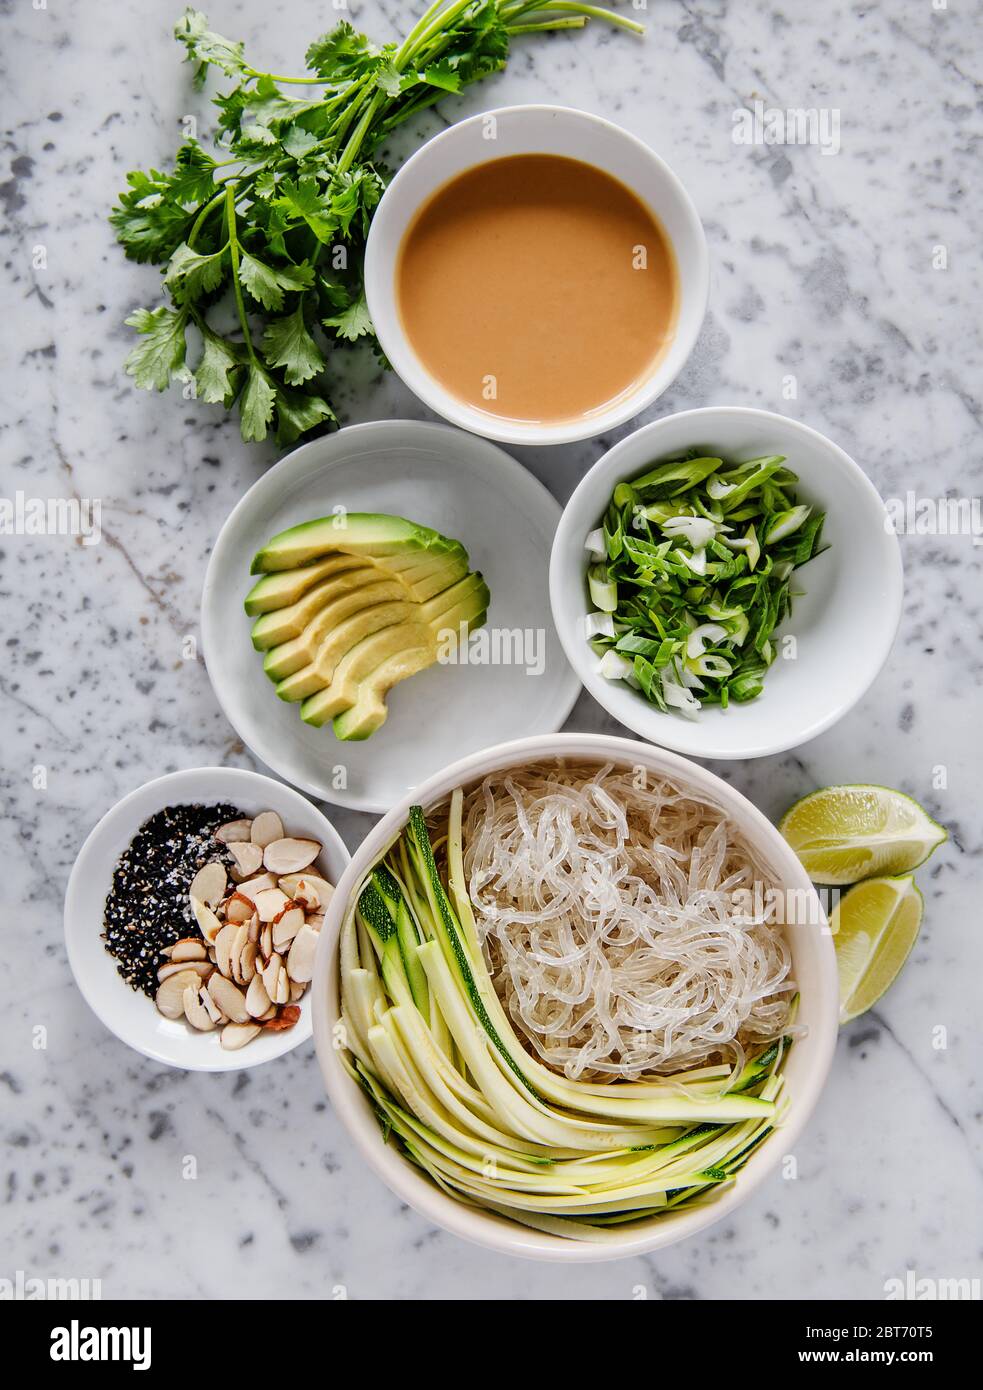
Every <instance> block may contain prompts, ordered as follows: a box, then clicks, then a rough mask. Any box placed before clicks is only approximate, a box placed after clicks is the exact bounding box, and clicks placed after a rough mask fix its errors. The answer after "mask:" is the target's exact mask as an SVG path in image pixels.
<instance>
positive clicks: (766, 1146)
mask: <svg viewBox="0 0 983 1390" xmlns="http://www.w3.org/2000/svg"><path fill="white" fill-rule="evenodd" d="M541 758H586V759H589V760H597V761H601V762H607V761H610V762H612V763H614V764H616V765H622V766H625V765H627V766H629V767H638V766H641V767H644V768H646V769H648V770H650V771H652V772H655V773H657V774H668V775H671V776H674V777H677V778H679V779H680V780H681V781H683V782H685V783H686V784H687V785H688V786H690V787H692V788H693V790H694V791H695V792H698V793H701V794H704V795H706V796H708V797H710V798H712V799H713V800H714V801H715V802H716V803H717V804H718V805H719V806H720V807H721V808H722V809H723V810H724V811H725V812H727V814H728V815H730V816H731V817H732V818H733V819H734V821H735V822H736V824H737V825H738V826H739V827H740V829H741V831H742V832H743V834H744V835H745V836H746V837H747V839H748V840H749V841H750V843H751V844H752V845H753V846H754V847H755V849H756V850H757V851H758V852H759V853H760V854H761V855H762V857H763V858H764V860H765V862H766V863H768V864H769V865H770V866H771V867H772V869H773V872H774V874H775V876H776V882H777V883H778V885H779V886H781V887H782V888H784V889H786V890H788V891H789V893H790V895H791V893H792V892H793V891H794V892H795V893H796V898H795V901H796V902H797V904H798V903H801V904H802V909H801V911H799V908H798V907H797V909H796V910H797V912H799V918H798V920H800V921H802V922H810V923H812V924H814V925H811V926H808V927H806V926H800V927H797V928H795V929H792V930H789V932H788V943H789V946H790V948H791V951H792V969H793V973H794V976H795V979H796V981H797V983H798V985H799V991H800V996H801V997H800V1004H799V1013H798V1019H797V1021H798V1022H799V1023H802V1024H804V1025H805V1028H806V1034H805V1036H804V1037H802V1038H800V1039H798V1040H797V1041H796V1043H795V1046H794V1047H793V1048H792V1050H791V1052H790V1053H789V1057H788V1061H787V1063H786V1065H785V1067H784V1075H785V1079H786V1092H785V1094H786V1095H787V1097H788V1101H789V1108H788V1111H787V1113H786V1117H785V1119H784V1121H783V1123H782V1126H781V1128H780V1130H778V1131H777V1132H776V1134H775V1135H774V1136H772V1137H770V1138H769V1139H767V1140H766V1141H765V1142H764V1143H763V1144H762V1145H761V1147H760V1148H759V1149H758V1151H757V1152H756V1153H754V1154H753V1155H752V1156H751V1158H750V1159H749V1160H748V1163H747V1165H746V1166H745V1167H744V1168H743V1169H742V1170H741V1172H740V1173H739V1174H738V1177H737V1181H736V1183H735V1184H734V1186H733V1187H732V1188H730V1189H729V1190H728V1191H727V1192H725V1193H723V1194H722V1195H721V1196H720V1198H719V1199H718V1200H717V1201H714V1202H708V1203H707V1204H706V1205H705V1206H694V1207H691V1208H689V1209H688V1210H687V1209H685V1208H683V1209H682V1210H680V1211H677V1212H673V1213H672V1214H671V1215H666V1216H659V1217H654V1218H651V1219H649V1220H647V1221H644V1222H639V1223H637V1224H633V1225H632V1227H631V1229H630V1230H628V1229H627V1228H626V1229H625V1230H624V1232H623V1234H622V1235H621V1237H620V1239H616V1240H612V1241H611V1242H609V1243H605V1244H604V1245H603V1246H602V1245H595V1244H591V1243H588V1242H581V1241H576V1240H564V1239H563V1238H562V1237H560V1236H552V1235H548V1234H546V1233H545V1232H540V1231H534V1230H531V1229H529V1228H527V1227H525V1226H521V1225H519V1224H518V1223H517V1222H514V1221H510V1220H508V1219H507V1218H505V1217H500V1216H497V1215H495V1214H494V1213H492V1212H488V1211H484V1210H482V1209H481V1208H479V1207H471V1206H467V1205H465V1203H464V1202H461V1201H458V1200H456V1199H455V1198H453V1197H450V1196H448V1195H447V1194H445V1193H444V1192H442V1191H441V1190H440V1189H439V1188H437V1187H436V1186H435V1185H434V1184H433V1183H432V1182H431V1181H430V1180H429V1179H428V1178H426V1177H425V1176H424V1175H423V1174H422V1173H420V1172H419V1170H418V1169H416V1168H415V1167H414V1166H413V1165H412V1164H411V1163H409V1161H408V1160H407V1159H405V1158H403V1156H402V1155H401V1154H400V1153H398V1152H397V1150H396V1149H395V1148H394V1147H393V1146H392V1145H390V1144H386V1143H385V1142H384V1141H383V1137H382V1132H381V1130H380V1127H379V1122H378V1120H377V1118H376V1116H375V1114H374V1112H373V1110H372V1107H371V1105H370V1104H369V1102H368V1100H367V1099H366V1097H365V1095H364V1093H363V1091H362V1089H361V1088H360V1087H359V1086H358V1085H356V1084H355V1082H354V1081H352V1079H351V1077H350V1076H349V1075H348V1073H347V1072H346V1071H345V1069H344V1067H343V1066H342V1064H341V1062H340V1061H339V1058H338V1052H337V1050H336V1043H337V1036H338V1035H337V1025H338V1023H339V1019H340V1001H339V990H338V940H339V933H340V929H341V922H342V919H343V917H344V915H345V908H346V906H347V903H348V899H349V898H350V896H351V894H352V892H353V891H354V890H355V888H356V887H357V886H358V884H359V883H360V882H361V880H362V878H363V877H364V875H365V873H366V872H367V870H368V869H370V868H371V867H372V865H373V864H374V863H376V861H377V860H378V858H379V856H380V855H381V854H383V853H384V852H385V851H386V849H387V848H388V846H389V845H390V844H391V843H392V841H393V839H394V838H395V837H396V836H397V835H398V834H399V833H400V832H401V831H402V829H403V827H404V825H405V824H406V821H407V819H408V815H409V808H410V806H411V805H414V804H420V805H422V806H424V807H425V808H426V807H429V806H431V805H433V804H434V802H436V801H439V800H440V799H441V798H442V797H444V796H446V795H447V794H448V793H449V792H450V791H452V790H453V789H454V788H455V787H459V786H465V785H468V784H470V783H472V782H474V781H476V780H478V779H480V778H482V777H484V776H485V775H486V774H487V773H489V772H493V771H496V770H498V769H501V768H507V767H524V766H527V765H528V764H529V763H532V762H535V761H536V760H537V759H541ZM807 902H808V903H809V904H810V907H809V908H806V907H805V904H806V903H807ZM824 924H825V917H824V916H823V910H822V905H821V903H820V901H819V898H818V896H817V894H816V890H815V888H813V886H812V884H811V883H810V882H809V879H808V877H807V875H806V872H805V870H804V869H803V867H802V865H801V864H800V863H799V861H798V859H797V858H796V856H795V854H794V853H793V852H792V850H791V849H790V848H789V846H788V844H787V843H786V842H785V840H784V839H783V838H782V836H781V835H779V833H778V831H777V830H776V829H775V827H774V826H773V825H772V824H771V822H770V821H769V820H767V819H766V818H765V817H764V816H763V815H762V814H761V812H760V811H759V810H757V809H756V808H755V807H754V806H752V804H751V802H750V801H748V800H747V798H746V797H744V796H742V795H741V793H740V792H738V791H736V790H735V789H734V788H733V787H731V786H729V785H728V784H727V783H726V782H723V781H722V780H721V779H720V778H719V777H716V776H714V774H713V773H711V772H708V771H707V770H706V769H705V768H702V767H699V766H698V765H697V764H695V763H691V762H688V761H687V760H686V759H685V758H680V757H677V755H676V754H675V753H667V752H666V751H665V750H664V749H661V748H654V747H652V746H651V745H650V744H646V743H636V742H635V741H634V740H632V739H624V738H611V737H609V736H607V735H605V734H552V735H549V736H547V737H540V738H526V739H519V740H517V741H516V742H514V743H503V744H499V746H498V747H497V748H488V749H485V750H484V752H481V753H475V754H473V755H472V756H471V757H469V758H464V759H462V760H461V761H460V762H457V763H454V764H453V765H452V766H450V767H448V768H445V769H444V771H443V772H441V773H439V774H438V775H437V776H436V777H432V778H431V779H430V780H429V781H428V782H426V783H425V784H424V785H423V786H421V787H419V788H417V790H416V791H415V792H414V793H413V795H412V796H407V797H405V798H404V799H403V800H402V801H401V802H400V804H399V805H398V806H395V807H394V808H393V809H392V810H391V811H390V812H389V814H388V815H387V816H384V817H383V819H382V820H381V821H380V822H379V824H378V825H377V826H376V827H375V828H374V829H373V830H372V831H371V832H370V833H369V835H368V836H367V837H366V839H365V840H364V841H363V842H362V844H361V845H360V846H359V848H358V849H357V850H356V852H355V855H354V857H353V859H352V861H351V863H350V864H349V866H348V868H347V870H346V871H345V874H344V876H343V877H342V879H341V880H340V882H339V884H338V888H337V892H336V893H335V895H334V898H333V899H332V902H331V906H330V908H329V910H328V912H327V914H326V916H325V919H324V926H323V927H322V929H321V940H320V941H319V942H318V948H317V958H316V960H315V963H314V981H313V984H312V992H313V995H314V1043H315V1046H316V1048H317V1055H318V1060H319V1062H320V1064H321V1071H322V1073H323V1076H324V1081H325V1085H326V1087H327V1090H328V1095H329V1096H330V1098H331V1103H332V1105H333V1106H334V1109H335V1112H336V1113H337V1115H338V1117H339V1118H340V1120H341V1122H342V1124H343V1125H344V1126H345V1128H346V1129H347V1130H348V1132H349V1134H350V1135H351V1137H352V1139H353V1140H354V1142H355V1145H356V1146H357V1148H358V1149H359V1151H360V1153H361V1155H362V1157H363V1158H364V1159H365V1161H366V1162H367V1163H368V1164H369V1166H370V1167H371V1168H373V1169H374V1170H375V1172H376V1173H377V1174H378V1176H379V1177H380V1178H382V1180H383V1182H385V1183H386V1184H387V1186H389V1187H390V1188H391V1189H392V1191H393V1192H395V1194H396V1195H397V1197H399V1198H401V1199H402V1200H403V1201H404V1202H408V1203H409V1205H410V1206H411V1207H414V1208H415V1210H416V1211H418V1212H420V1213H421V1215H423V1216H426V1217H427V1218H428V1219H429V1220H431V1221H433V1222H435V1223H436V1224H437V1225H438V1226H443V1227H444V1229H445V1230H448V1231H451V1232H452V1233H453V1234H454V1235H457V1236H461V1237H463V1239H465V1240H470V1241H473V1242H474V1243H475V1244H477V1245H483V1246H486V1247H488V1248H489V1249H491V1250H498V1251H500V1252H501V1253H502V1254H506V1255H522V1256H525V1257H526V1258H529V1259H537V1260H553V1261H557V1262H560V1263H567V1264H571V1263H577V1264H580V1263H588V1262H592V1261H598V1260H615V1259H622V1258H625V1257H627V1256H634V1255H643V1254H646V1253H647V1252H648V1251H651V1250H658V1249H662V1248H664V1247H665V1246H667V1245H673V1244H675V1242H676V1241H678V1240H682V1239H684V1238H685V1237H686V1236H691V1235H694V1234H695V1233H696V1232H697V1231H702V1230H704V1229H705V1228H706V1227H707V1226H710V1225H712V1224H713V1223H714V1222H716V1221H720V1220H722V1219H723V1218H724V1217H726V1216H730V1215H731V1214H732V1213H733V1212H734V1210H735V1209H736V1208H737V1207H738V1206H740V1205H741V1203H742V1202H744V1201H746V1199H747V1198H748V1197H749V1196H750V1195H751V1193H752V1192H754V1190H755V1189H756V1188H757V1187H758V1186H759V1185H760V1184H761V1183H762V1182H763V1181H764V1179H765V1178H766V1177H767V1176H768V1174H769V1173H770V1172H771V1171H772V1170H773V1169H774V1168H775V1167H776V1165H777V1164H778V1162H779V1160H780V1158H781V1156H782V1155H783V1154H786V1153H790V1152H793V1151H794V1149H795V1146H796V1143H797V1141H798V1139H799V1136H800V1135H801V1133H802V1131H803V1129H804V1128H805V1125H806V1123H807V1121H808V1119H809V1117H810V1115H811V1114H812V1111H813V1109H814V1108H815V1106H816V1102H817V1101H818V1099H819V1095H820V1092H821V1091H822V1088H823V1085H824V1083H825V1081H826V1076H827V1074H828V1072H829V1067H830V1063H831V1061H832V1058H833V1050H834V1048H835V1046H836V1035H837V1029H838V1026H839V984H838V979H837V973H836V956H835V954H834V951H833V940H832V937H831V936H830V935H829V931H828V929H827V928H825V925H824Z"/></svg>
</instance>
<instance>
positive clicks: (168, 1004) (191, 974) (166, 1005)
mask: <svg viewBox="0 0 983 1390" xmlns="http://www.w3.org/2000/svg"><path fill="white" fill-rule="evenodd" d="M200 984H201V979H200V978H199V975H198V972H197V970H179V971H178V972H177V973H176V974H174V975H169V976H168V977H167V979H166V980H165V981H164V983H163V984H162V985H161V987H160V989H159V990H158V991H157V994H156V997H155V998H154V1003H155V1004H156V1005H157V1008H158V1010H159V1012H160V1013H162V1014H163V1015H164V1017H165V1018H181V1017H182V1015H183V1014H184V991H185V990H186V989H188V988H191V989H198V987H199V986H200Z"/></svg>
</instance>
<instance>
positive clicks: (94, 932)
mask: <svg viewBox="0 0 983 1390" xmlns="http://www.w3.org/2000/svg"><path fill="white" fill-rule="evenodd" d="M220 802H231V803H232V805H234V806H238V807H239V809H240V810H241V811H242V812H243V814H244V815H247V816H255V815H258V814H259V812H260V811H276V812H277V813H278V815H279V816H280V818H281V820H282V821H283V826H284V830H285V831H286V833H287V834H288V835H298V836H302V837H307V838H308V839H312V840H320V842H321V845H322V847H323V848H322V851H321V855H320V857H319V858H318V859H317V861H316V868H317V871H318V873H319V874H320V875H321V876H322V878H326V879H327V880H328V882H329V883H337V882H338V880H339V879H340V878H341V876H342V874H343V873H344V870H345V868H346V866H347V864H348V862H349V860H350V858H351V856H350V855H349V853H348V850H347V849H346V848H345V843H344V841H343V840H342V838H341V836H340V835H339V834H338V832H337V830H335V828H334V826H333V825H331V823H330V822H329V821H327V820H325V818H324V816H322V815H321V812H320V811H318V810H317V809H316V807H314V806H312V805H311V803H310V802H309V801H308V800H307V799H306V798H305V797H303V796H301V795H300V793H299V792H295V791H294V790H293V789H292V788H291V787H285V786H284V785H283V784H282V783H281V782H274V781H273V779H272V778H270V777H262V776H260V774H259V773H258V772H250V771H248V770H247V769H245V768H237V767H195V768H188V769H187V770H186V771H182V772H171V773H168V775H167V776H166V777H158V778H156V779H155V780H154V781H152V782H145V783H144V785H143V786H142V787H137V789H136V791H133V792H130V794H129V795H128V796H124V797H123V799H122V801H118V802H117V803H116V805H115V806H114V807H113V808H112V810H110V811H107V812H106V814H105V815H104V816H103V818H102V820H101V821H100V822H99V824H98V825H97V826H96V827H95V829H94V830H93V831H92V832H91V834H90V835H89V837H88V839H87V840H86V842H85V844H84V845H83V846H82V848H81V850H80V851H79V855H78V858H77V859H76V861H75V867H74V868H73V869H72V873H71V877H70V878H69V880H68V889H67V891H66V893H65V945H66V946H67V948H68V963H69V965H70V966H71V968H72V974H73V975H74V976H75V983H76V984H77V985H78V987H79V989H80V990H81V991H82V994H83V996H84V998H85V1001H86V1003H87V1004H88V1005H89V1007H90V1009H92V1011H93V1013H95V1014H96V1015H97V1016H98V1017H99V1018H100V1019H101V1020H102V1022H103V1023H104V1024H105V1025H106V1027H107V1028H108V1029H109V1030H110V1032H112V1033H115V1034H116V1036H117V1037H118V1038H119V1039H120V1040H121V1041H122V1042H125V1043H127V1044H128V1045H129V1046H130V1047H133V1048H136V1050H137V1052H142V1053H143V1055H144V1056H145V1057H150V1058H151V1059H152V1060H153V1061H155V1062H164V1063H166V1065H167V1066H169V1067H181V1068H183V1070H185V1071H241V1070H242V1069H243V1068H245V1067H255V1066H258V1065H259V1064H260V1063H261V1062H269V1061H271V1060H272V1059H273V1058H274V1057H282V1056H283V1054H284V1053H285V1052H292V1051H293V1049H294V1048H295V1047H299V1046H300V1044H301V1043H302V1042H306V1041H307V1039H308V1038H309V1037H310V1036H311V990H310V989H308V991H307V993H306V994H305V995H304V997H303V999H302V1000H301V1003H300V1018H299V1019H298V1021H297V1023H296V1024H295V1025H294V1027H293V1028H290V1029H287V1030H285V1031H284V1032H281V1033H271V1032H263V1033H262V1034H261V1035H260V1036H259V1037H258V1038H254V1039H253V1041H252V1042H250V1043H247V1044H246V1046H245V1047H243V1048H240V1049H239V1050H238V1051H235V1052H225V1051H223V1049H222V1047H221V1044H220V1043H219V1037H218V1033H217V1032H211V1033H198V1032H196V1031H195V1030H194V1029H193V1028H192V1027H191V1026H190V1024H188V1023H187V1022H185V1021H184V1020H182V1019H176V1020H171V1019H167V1018H164V1017H163V1015H162V1014H159V1013H158V1012H157V1010H156V1008H155V1007H154V1003H153V1000H152V999H148V998H147V996H146V995H145V994H144V993H143V991H142V990H132V989H131V988H130V986H129V985H128V984H127V983H126V982H125V981H124V980H123V978H122V976H121V975H120V974H119V973H118V971H117V969H116V960H115V958H114V957H113V956H111V955H110V954H109V952H108V951H107V950H106V946H105V943H104V942H103V940H102V931H103V914H104V910H105V905H106V897H107V895H108V893H109V890H110V888H111V887H112V884H113V872H114V870H115V868H116V865H117V862H118V860H119V857H120V855H121V854H122V853H123V851H124V850H125V849H126V848H127V846H128V845H129V844H130V842H131V840H132V839H133V837H134V835H135V834H136V833H137V831H138V830H139V829H140V827H141V826H142V825H143V824H144V822H145V821H147V820H149V819H150V817H151V816H152V815H155V814H156V812H158V811H162V810H163V809H164V807H165V806H180V805H192V804H194V803H199V804H201V805H211V804H218V803H220Z"/></svg>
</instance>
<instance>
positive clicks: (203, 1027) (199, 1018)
mask: <svg viewBox="0 0 983 1390" xmlns="http://www.w3.org/2000/svg"><path fill="white" fill-rule="evenodd" d="M203 993H204V990H201V989H192V988H191V986H190V985H189V986H188V988H187V989H186V990H185V991H184V995H183V999H184V1016H185V1018H186V1019H187V1020H188V1022H189V1023H190V1024H191V1026H192V1028H197V1029H198V1031H199V1033H210V1032H211V1031H212V1029H213V1028H214V1027H215V1022H214V1020H213V1019H212V1016H211V1014H210V1013H209V1012H208V1010H207V1009H206V1008H205V1006H204V1004H203V1003H202V1002H201V995H202V994H203Z"/></svg>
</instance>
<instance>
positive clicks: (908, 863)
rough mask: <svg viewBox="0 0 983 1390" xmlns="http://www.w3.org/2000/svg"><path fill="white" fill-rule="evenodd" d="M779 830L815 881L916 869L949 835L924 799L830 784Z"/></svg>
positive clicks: (847, 880) (838, 880)
mask: <svg viewBox="0 0 983 1390" xmlns="http://www.w3.org/2000/svg"><path fill="white" fill-rule="evenodd" d="M778 829H779V830H780V832H781V833H782V835H784V836H785V839H786V840H787V841H788V843H789V844H790V845H791V846H792V848H793V849H794V850H795V852H796V854H797V855H798V856H799V858H800V859H801V861H802V864H803V867H804V868H805V871H806V873H807V874H808V875H809V877H810V878H811V879H812V880H813V881H814V882H815V883H829V884H846V883H856V882H858V881H859V880H860V879H866V878H872V877H873V876H874V875H881V876H883V875H893V874H906V873H910V872H911V870H912V869H915V868H917V867H918V865H919V864H921V863H923V862H924V861H925V860H926V859H927V858H928V856H929V855H930V854H931V853H932V851H933V850H934V849H935V848H936V847H937V846H938V845H940V844H941V843H942V841H943V840H944V839H945V838H946V832H945V830H944V829H943V828H942V826H941V825H939V824H938V822H936V821H934V820H932V818H931V816H929V815H928V814H927V812H925V811H924V810H923V809H922V807H921V806H919V804H918V802H917V801H915V800H914V799H913V798H912V797H910V796H906V795H905V794H904V792H897V791H892V790H891V788H890V787H876V786H867V785H863V784H858V785H856V786H841V787H824V788H823V789H822V790H821V791H818V792H813V793H812V794H811V795H810V796H804V797H803V798H802V800H801V801H797V802H796V803H795V805H794V806H793V807H792V808H791V809H790V810H788V811H786V813H785V815H784V816H783V817H782V819H781V821H779V824H778Z"/></svg>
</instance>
